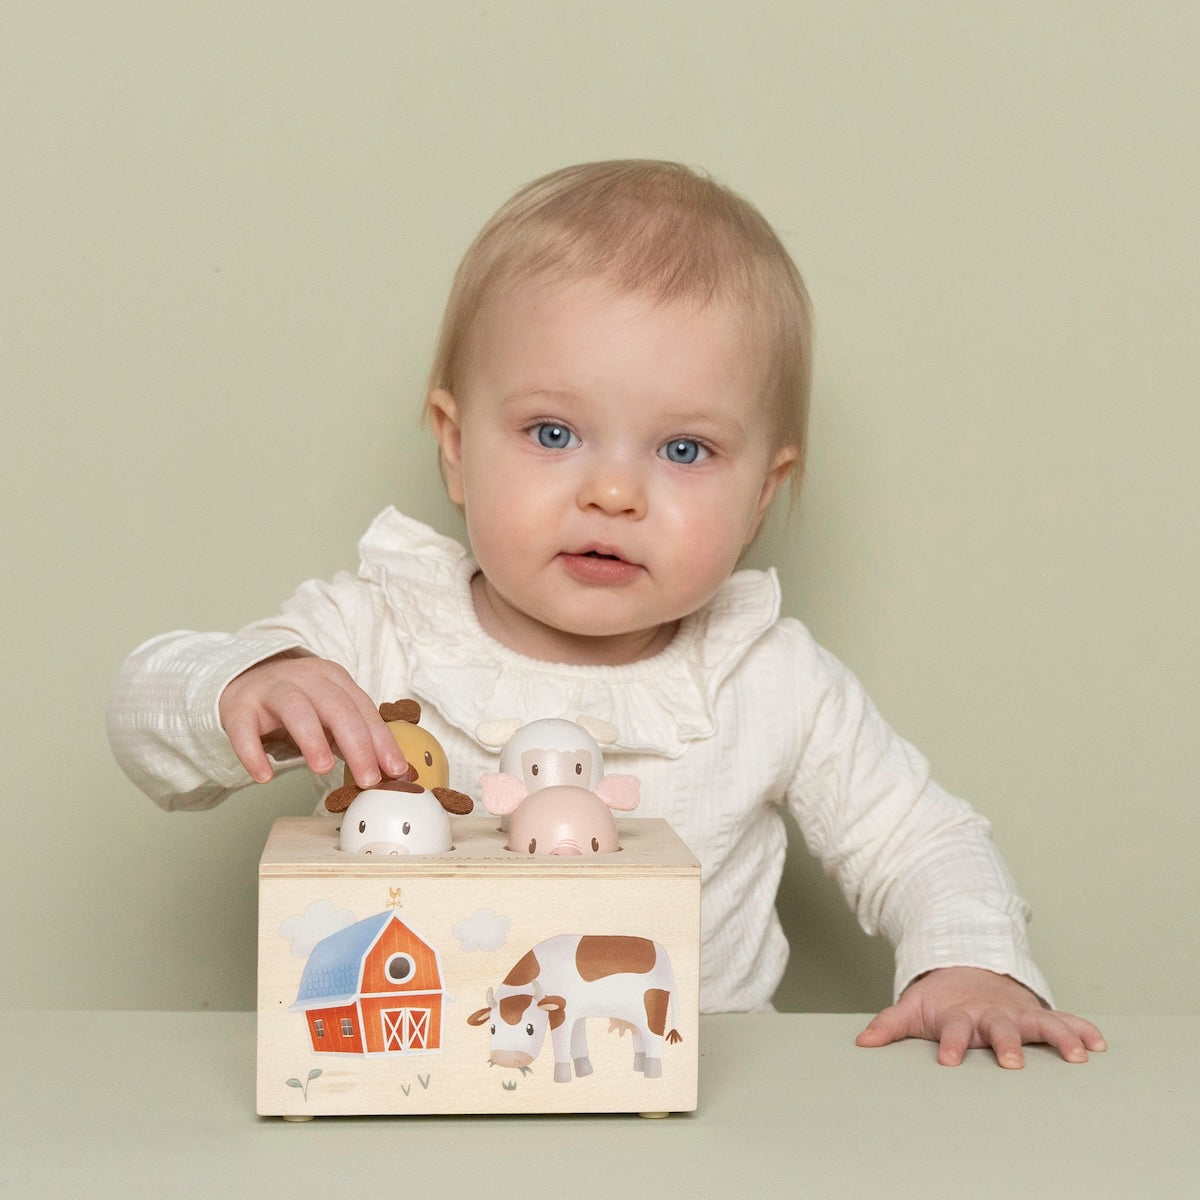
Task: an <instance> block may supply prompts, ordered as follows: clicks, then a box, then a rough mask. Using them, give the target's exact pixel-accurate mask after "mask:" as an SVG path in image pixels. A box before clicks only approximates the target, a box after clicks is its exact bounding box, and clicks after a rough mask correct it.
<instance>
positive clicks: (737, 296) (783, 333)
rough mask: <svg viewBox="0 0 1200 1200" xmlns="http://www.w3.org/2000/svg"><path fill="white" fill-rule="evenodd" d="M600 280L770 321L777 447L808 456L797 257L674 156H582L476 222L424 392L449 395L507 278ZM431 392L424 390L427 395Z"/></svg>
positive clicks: (804, 307) (807, 332) (803, 302)
mask: <svg viewBox="0 0 1200 1200" xmlns="http://www.w3.org/2000/svg"><path fill="white" fill-rule="evenodd" d="M543 275H544V276H546V277H548V278H550V279H553V280H554V281H556V282H562V283H567V282H573V281H576V280H580V279H602V280H604V281H605V282H606V283H608V284H610V285H612V286H613V287H615V288H617V289H618V290H620V291H622V292H626V293H631V294H637V295H645V296H647V297H649V298H650V299H652V300H655V301H657V302H659V303H669V302H672V301H687V300H690V301H693V302H695V303H696V304H698V305H700V306H704V305H707V304H710V303H714V302H716V303H727V304H730V305H733V306H736V307H739V308H741V309H742V310H743V311H744V312H745V314H746V316H747V318H748V319H749V320H751V321H752V322H754V323H755V325H756V326H757V327H759V328H761V329H762V330H763V332H764V333H765V335H766V344H767V345H768V347H769V354H770V362H769V364H768V398H769V403H770V407H771V412H772V417H773V422H772V424H773V429H772V433H773V436H774V441H775V448H776V449H780V448H782V447H784V446H791V447H793V448H794V449H795V451H796V454H797V468H798V469H799V468H800V467H801V466H802V464H803V459H804V450H805V441H806V432H807V425H808V405H809V394H810V391H811V386H812V315H811V308H810V305H809V299H808V293H807V291H806V290H805V287H804V281H803V280H802V279H801V277H800V272H799V271H798V270H797V269H796V265H795V263H794V262H793V261H792V259H791V257H790V256H789V255H788V252H787V250H786V249H784V246H783V243H782V242H781V241H780V240H779V238H778V236H777V235H776V233H775V231H774V230H773V229H772V228H771V226H770V225H769V224H768V223H767V221H766V219H765V218H764V217H763V215H762V214H761V213H760V212H759V211H758V210H757V209H756V208H755V207H754V206H753V205H752V204H750V203H749V202H748V201H746V200H744V199H742V197H741V196H738V195H737V194H736V193H734V192H732V191H730V190H729V189H728V188H726V187H724V186H723V185H721V184H719V183H717V182H715V181H714V180H713V179H711V178H709V177H708V176H706V175H702V174H700V173H698V172H696V171H693V170H691V169H690V168H688V167H685V166H682V165H680V164H678V163H670V162H658V161H654V160H637V159H632V160H620V161H614V162H598V163H582V164H580V165H578V166H572V167H566V168H564V169H562V170H559V171H555V172H553V173H552V174H549V175H545V176H543V177H542V178H540V179H536V180H534V181H533V182H532V183H530V184H527V185H526V186H525V187H523V188H522V189H521V190H520V191H518V192H517V193H516V194H515V195H514V196H513V197H512V198H511V199H510V200H509V201H508V202H507V203H505V204H504V205H502V206H501V208H500V209H499V210H498V211H497V212H496V214H495V215H494V216H493V217H492V218H491V220H490V221H488V223H487V224H486V225H485V226H484V227H483V229H482V230H481V231H480V232H479V235H478V236H477V237H476V238H475V240H474V242H472V243H471V246H470V247H469V248H468V250H467V252H466V254H465V255H464V256H463V260H462V262H461V263H460V265H459V268H458V271H457V273H456V274H455V277H454V283H453V285H452V287H451V289H450V296H449V299H448V300H447V302H446V311H445V313H444V315H443V317H442V326H441V331H440V334H439V336H438V343H437V350H436V352H435V355H434V361H433V367H432V370H431V372H430V377H429V387H428V392H429V393H431V392H433V391H434V390H436V389H439V388H442V389H445V390H446V391H448V392H450V393H454V391H455V384H456V382H457V381H458V379H459V377H460V376H461V373H462V365H463V361H464V355H465V353H466V346H467V342H468V339H469V335H470V331H471V327H472V323H473V322H474V320H475V319H476V317H477V316H478V314H479V312H480V311H481V310H482V308H483V306H484V304H485V303H486V302H487V300H488V299H489V298H490V297H491V296H492V295H493V294H494V293H495V292H496V291H497V290H498V289H499V288H500V287H502V286H504V285H508V284H513V283H517V282H522V281H525V280H528V279H530V278H533V277H536V276H543ZM427 394H428V393H427Z"/></svg>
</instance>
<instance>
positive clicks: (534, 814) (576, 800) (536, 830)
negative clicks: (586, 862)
mask: <svg viewBox="0 0 1200 1200" xmlns="http://www.w3.org/2000/svg"><path fill="white" fill-rule="evenodd" d="M635 803H636V801H635ZM493 811H495V810H493ZM510 811H511V816H510V819H509V823H508V841H507V843H506V846H507V848H508V849H509V850H515V851H516V852H517V853H519V854H536V855H538V856H539V857H540V856H542V855H563V856H566V855H570V856H584V857H589V856H591V855H593V854H613V853H615V852H616V851H617V850H620V848H621V843H620V840H619V838H618V836H617V823H616V821H614V820H613V815H612V808H611V807H610V806H609V804H607V803H606V802H605V801H604V800H603V799H602V798H601V797H600V796H599V795H597V793H595V792H591V791H588V789H587V788H582V787H575V786H574V785H573V784H569V783H562V784H555V785H553V786H552V787H545V788H538V790H537V791H536V792H530V793H529V795H528V796H526V797H525V798H524V799H523V800H520V801H519V802H518V803H517V805H516V807H515V808H514V809H512V810H510Z"/></svg>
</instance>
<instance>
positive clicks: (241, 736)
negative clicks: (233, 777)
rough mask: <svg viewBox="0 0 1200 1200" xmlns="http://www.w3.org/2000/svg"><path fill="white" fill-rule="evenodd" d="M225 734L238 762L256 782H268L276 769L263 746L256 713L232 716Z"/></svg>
mask: <svg viewBox="0 0 1200 1200" xmlns="http://www.w3.org/2000/svg"><path fill="white" fill-rule="evenodd" d="M225 735H226V737H228V738H229V744H230V745H231V746H232V747H233V752H234V754H236V755H237V757H238V762H240V763H241V764H242V766H243V767H245V768H246V771H247V773H248V774H249V776H250V778H251V779H253V780H254V782H255V783H266V782H267V781H268V780H269V779H270V778H271V776H272V775H273V774H274V771H273V770H272V768H271V760H270V759H269V758H268V757H267V752H266V750H265V749H264V748H263V744H262V737H261V735H260V733H259V729H258V720H257V719H256V717H255V715H254V714H253V713H246V714H244V715H241V716H232V717H230V718H229V719H228V720H227V721H226V723H225Z"/></svg>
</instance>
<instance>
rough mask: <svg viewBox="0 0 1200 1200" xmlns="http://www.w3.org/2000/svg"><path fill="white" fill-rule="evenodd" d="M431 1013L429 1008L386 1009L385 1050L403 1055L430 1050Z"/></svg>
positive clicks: (384, 1019)
mask: <svg viewBox="0 0 1200 1200" xmlns="http://www.w3.org/2000/svg"><path fill="white" fill-rule="evenodd" d="M429 1012H430V1010H429V1009H427V1008H385V1009H384V1010H383V1014H382V1016H383V1048H384V1050H385V1051H388V1050H391V1051H393V1052H399V1053H403V1052H404V1051H406V1050H427V1049H429Z"/></svg>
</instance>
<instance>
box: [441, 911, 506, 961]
mask: <svg viewBox="0 0 1200 1200" xmlns="http://www.w3.org/2000/svg"><path fill="white" fill-rule="evenodd" d="M511 924H512V922H511V921H510V920H509V919H508V918H507V917H498V916H496V914H495V913H494V912H492V910H491V909H490V908H481V909H479V911H478V912H476V913H475V915H474V916H472V917H469V918H468V919H467V920H465V921H459V923H458V924H457V925H455V926H454V936H455V937H456V938H458V940H459V943H460V944H461V945H462V948H463V953H464V954H470V953H471V951H472V950H499V949H500V947H501V946H503V945H504V939H505V938H506V937H507V936H508V927H509V926H510V925H511Z"/></svg>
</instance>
